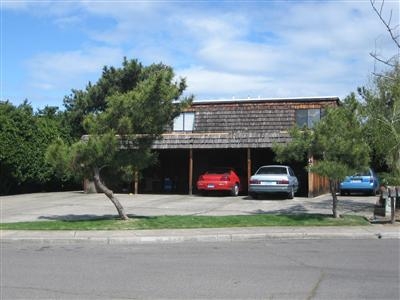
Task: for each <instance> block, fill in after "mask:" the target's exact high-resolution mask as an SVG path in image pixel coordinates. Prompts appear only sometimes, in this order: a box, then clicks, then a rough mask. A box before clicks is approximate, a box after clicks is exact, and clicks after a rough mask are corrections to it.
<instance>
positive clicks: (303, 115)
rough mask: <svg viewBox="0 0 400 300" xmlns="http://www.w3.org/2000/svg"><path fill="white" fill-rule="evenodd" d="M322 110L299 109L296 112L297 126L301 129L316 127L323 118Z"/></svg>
mask: <svg viewBox="0 0 400 300" xmlns="http://www.w3.org/2000/svg"><path fill="white" fill-rule="evenodd" d="M322 113H323V112H322V111H321V109H319V108H318V109H298V110H296V124H297V126H299V127H303V126H307V127H308V128H312V127H314V124H315V123H317V122H318V121H319V120H320V119H321V117H322Z"/></svg>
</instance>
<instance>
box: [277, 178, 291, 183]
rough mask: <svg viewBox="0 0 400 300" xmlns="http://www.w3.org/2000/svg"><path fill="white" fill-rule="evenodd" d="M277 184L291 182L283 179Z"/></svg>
mask: <svg viewBox="0 0 400 300" xmlns="http://www.w3.org/2000/svg"><path fill="white" fill-rule="evenodd" d="M276 183H277V184H289V180H286V179H282V180H278V181H277V182H276Z"/></svg>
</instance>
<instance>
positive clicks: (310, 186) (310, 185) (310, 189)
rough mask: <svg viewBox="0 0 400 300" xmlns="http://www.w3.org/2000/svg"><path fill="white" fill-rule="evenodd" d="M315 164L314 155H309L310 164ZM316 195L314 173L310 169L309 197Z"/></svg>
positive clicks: (310, 165)
mask: <svg viewBox="0 0 400 300" xmlns="http://www.w3.org/2000/svg"><path fill="white" fill-rule="evenodd" d="M313 164H314V157H313V156H312V155H310V156H309V157H308V166H309V167H312V166H313ZM312 197H314V174H313V173H312V172H310V170H309V171H308V198H312Z"/></svg>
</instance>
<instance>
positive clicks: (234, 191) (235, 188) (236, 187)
mask: <svg viewBox="0 0 400 300" xmlns="http://www.w3.org/2000/svg"><path fill="white" fill-rule="evenodd" d="M238 195H239V185H238V184H235V185H234V186H233V187H232V190H231V196H235V197H236V196H238Z"/></svg>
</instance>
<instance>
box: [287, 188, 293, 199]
mask: <svg viewBox="0 0 400 300" xmlns="http://www.w3.org/2000/svg"><path fill="white" fill-rule="evenodd" d="M288 198H289V199H293V198H294V189H293V188H291V189H290V192H289V193H288Z"/></svg>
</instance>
